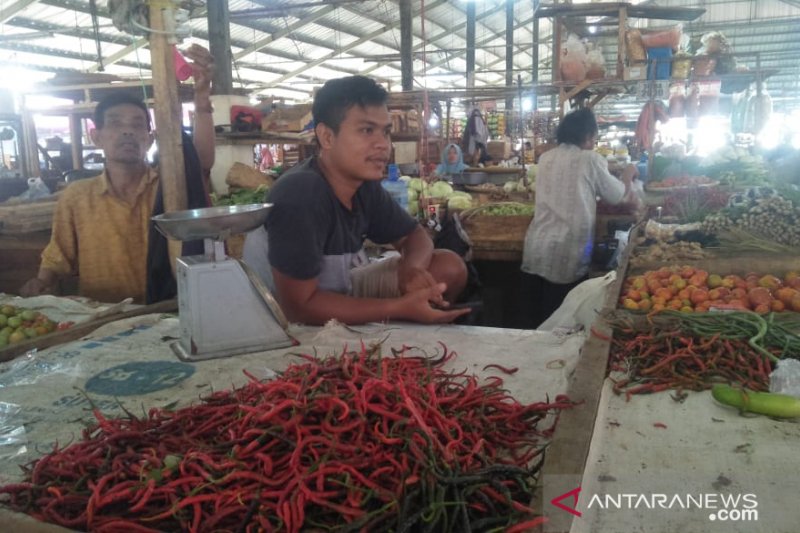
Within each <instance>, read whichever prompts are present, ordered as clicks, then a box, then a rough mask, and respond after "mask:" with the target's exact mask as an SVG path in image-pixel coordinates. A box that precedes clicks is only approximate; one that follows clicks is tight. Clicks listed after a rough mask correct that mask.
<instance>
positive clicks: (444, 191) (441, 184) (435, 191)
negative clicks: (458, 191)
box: [430, 181, 453, 198]
mask: <svg viewBox="0 0 800 533" xmlns="http://www.w3.org/2000/svg"><path fill="white" fill-rule="evenodd" d="M430 194H431V196H432V197H434V198H447V197H448V196H450V195H451V194H453V187H452V186H451V185H450V184H449V183H447V182H446V181H437V182H436V183H434V184H433V185H431V192H430Z"/></svg>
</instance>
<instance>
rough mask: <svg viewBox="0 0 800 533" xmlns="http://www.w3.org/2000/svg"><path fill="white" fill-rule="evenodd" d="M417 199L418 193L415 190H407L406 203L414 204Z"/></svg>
mask: <svg viewBox="0 0 800 533" xmlns="http://www.w3.org/2000/svg"><path fill="white" fill-rule="evenodd" d="M418 199H419V192H418V191H417V190H416V189H411V188H409V189H408V201H409V202H416V201H417V200H418Z"/></svg>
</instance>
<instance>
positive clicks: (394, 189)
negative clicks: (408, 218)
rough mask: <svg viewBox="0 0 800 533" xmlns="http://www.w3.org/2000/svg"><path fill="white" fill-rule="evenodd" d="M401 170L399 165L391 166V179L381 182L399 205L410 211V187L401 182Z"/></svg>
mask: <svg viewBox="0 0 800 533" xmlns="http://www.w3.org/2000/svg"><path fill="white" fill-rule="evenodd" d="M399 177H400V169H398V168H397V165H389V178H388V179H385V180H383V181H382V182H381V184H382V185H383V188H384V189H386V190H387V191H388V192H389V194H391V195H392V198H393V199H394V201H395V202H397V204H398V205H399V206H400V207H402V208H403V210H404V211H408V186H407V185H406V182H405V181H400V180H399V179H398V178H399Z"/></svg>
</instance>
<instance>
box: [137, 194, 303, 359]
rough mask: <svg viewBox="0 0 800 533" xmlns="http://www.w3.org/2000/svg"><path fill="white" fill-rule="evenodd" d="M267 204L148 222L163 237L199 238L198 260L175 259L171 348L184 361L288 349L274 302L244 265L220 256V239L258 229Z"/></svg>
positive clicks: (172, 215)
mask: <svg viewBox="0 0 800 533" xmlns="http://www.w3.org/2000/svg"><path fill="white" fill-rule="evenodd" d="M271 207H272V204H249V205H234V206H219V207H207V208H203V209H189V210H186V211H177V212H174V213H166V214H163V215H157V216H155V217H153V221H154V222H155V224H156V227H157V228H158V231H160V232H161V233H162V234H163V235H165V236H166V237H169V238H172V239H177V240H180V241H193V240H199V239H203V241H204V243H205V253H204V254H203V255H192V256H188V257H187V256H182V257H179V258H178V260H177V265H176V269H175V270H176V279H177V282H178V309H179V315H178V318H179V321H180V330H181V333H180V340H179V341H177V342H175V343H173V345H172V348H173V350H174V351H175V353H176V354H177V355H178V357H179V358H181V359H183V360H185V361H198V360H204V359H213V358H217V357H230V356H233V355H239V354H245V353H253V352H262V351H266V350H273V349H277V348H284V347H287V346H291V345H292V344H293V341H292V339H291V337H290V336H289V335H288V333H287V331H286V330H287V328H288V326H289V323H288V321H287V320H286V317H285V315H284V314H283V311H282V310H281V308H280V306H279V305H278V302H277V301H275V298H274V297H273V296H272V294H271V293H270V292H269V290H268V289H267V287H266V286H265V285H264V284H263V283H262V281H261V279H260V278H259V277H258V275H257V274H255V273H254V272H253V271H252V270H251V269H250V268H249V267H248V265H247V264H245V263H244V262H243V261H241V260H239V259H235V258H232V257H228V256H227V255H226V254H225V243H224V240H225V239H227V238H228V237H230V236H231V235H235V234H239V233H246V232H248V231H251V230H254V229H256V228H258V227H259V226H262V225H263V224H264V223H265V221H266V219H267V213H269V210H270V208H271Z"/></svg>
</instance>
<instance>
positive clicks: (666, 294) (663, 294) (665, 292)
mask: <svg viewBox="0 0 800 533" xmlns="http://www.w3.org/2000/svg"><path fill="white" fill-rule="evenodd" d="M653 295H654V296H658V297H659V298H664V300H667V301H669V300H671V299H672V296H673V294H672V291H671V290H669V289H667V288H666V287H662V288H660V289H658V290H657V291H656V292H655V293H653Z"/></svg>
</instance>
